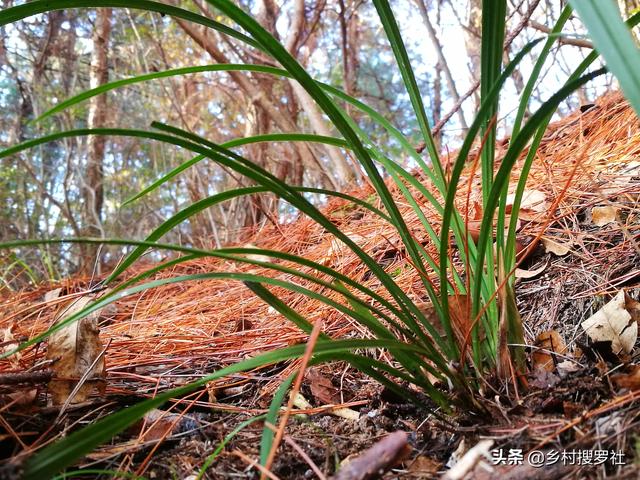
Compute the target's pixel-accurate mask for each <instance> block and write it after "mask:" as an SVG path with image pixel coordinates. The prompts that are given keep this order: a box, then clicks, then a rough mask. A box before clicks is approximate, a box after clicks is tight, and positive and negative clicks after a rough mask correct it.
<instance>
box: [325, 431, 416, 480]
mask: <svg viewBox="0 0 640 480" xmlns="http://www.w3.org/2000/svg"><path fill="white" fill-rule="evenodd" d="M409 453H411V447H410V446H409V443H408V435H407V434H406V433H405V432H401V431H398V432H393V433H391V434H389V435H387V436H386V437H384V438H383V439H382V440H380V441H378V442H377V443H375V444H374V445H373V446H372V447H371V448H369V449H368V450H365V451H364V452H363V453H361V454H360V455H359V456H358V457H356V458H354V459H353V460H351V461H350V462H349V463H347V464H346V465H344V466H343V467H342V468H341V469H340V470H339V471H338V473H337V474H336V475H335V476H334V477H332V480H373V479H376V478H380V476H381V475H382V474H383V473H384V472H386V471H387V470H389V469H390V468H392V467H394V466H395V465H397V464H398V463H400V462H401V461H402V460H403V459H405V458H407V456H408V455H409Z"/></svg>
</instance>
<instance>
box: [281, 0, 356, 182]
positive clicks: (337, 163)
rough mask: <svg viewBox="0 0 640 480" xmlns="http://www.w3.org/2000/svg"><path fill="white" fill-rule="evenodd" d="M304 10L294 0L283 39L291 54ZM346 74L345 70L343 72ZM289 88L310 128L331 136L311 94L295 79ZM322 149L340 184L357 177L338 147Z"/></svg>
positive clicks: (301, 4) (302, 2) (293, 53)
mask: <svg viewBox="0 0 640 480" xmlns="http://www.w3.org/2000/svg"><path fill="white" fill-rule="evenodd" d="M305 21H306V18H305V12H304V0H296V1H295V3H294V6H293V18H292V20H291V25H292V28H291V29H290V30H289V35H288V37H287V39H286V40H285V46H286V47H287V49H288V50H289V53H291V54H292V55H293V56H296V47H297V39H298V37H299V36H300V31H301V30H302V28H303V26H304V24H305ZM345 74H346V72H345ZM289 83H290V84H291V89H292V90H293V92H294V93H295V95H296V98H297V99H298V102H299V103H300V106H301V107H302V109H303V110H304V112H305V113H306V114H307V117H308V119H309V123H310V124H311V128H312V129H313V130H314V132H315V133H316V134H318V135H323V136H333V134H332V132H331V130H330V129H329V127H328V126H327V123H326V122H325V120H324V118H322V112H321V111H320V109H319V108H318V106H317V105H316V103H315V102H314V101H313V98H311V95H309V94H308V93H307V91H306V90H305V89H304V88H302V86H301V85H300V84H299V83H298V82H297V81H295V80H289ZM324 149H325V151H326V152H327V155H328V156H329V159H330V160H331V164H332V167H333V169H334V171H335V172H336V175H335V176H336V179H337V181H338V183H339V184H340V185H347V184H349V183H350V182H353V181H354V180H355V179H356V178H357V177H358V175H357V174H358V169H357V167H356V168H354V167H353V166H351V165H350V164H349V162H348V160H347V158H346V157H345V155H343V154H342V152H341V151H340V149H339V148H337V147H332V146H329V145H324Z"/></svg>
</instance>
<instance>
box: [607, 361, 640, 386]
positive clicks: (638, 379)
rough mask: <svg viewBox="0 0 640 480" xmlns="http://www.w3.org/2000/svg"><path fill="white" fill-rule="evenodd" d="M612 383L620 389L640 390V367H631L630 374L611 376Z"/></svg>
mask: <svg viewBox="0 0 640 480" xmlns="http://www.w3.org/2000/svg"><path fill="white" fill-rule="evenodd" d="M611 381H612V382H613V384H614V385H615V386H616V387H618V388H619V389H622V388H626V389H627V390H640V365H631V366H630V368H629V373H616V374H615V375H611Z"/></svg>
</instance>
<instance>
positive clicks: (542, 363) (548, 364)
mask: <svg viewBox="0 0 640 480" xmlns="http://www.w3.org/2000/svg"><path fill="white" fill-rule="evenodd" d="M534 345H535V346H536V347H538V348H539V350H538V349H535V351H534V352H533V366H534V370H545V371H547V372H552V371H554V370H555V368H556V363H557V362H558V359H559V357H557V356H556V355H554V353H559V354H561V355H562V354H564V353H565V352H566V350H567V345H566V344H565V343H564V340H563V339H562V337H561V336H560V334H559V333H558V332H556V331H555V330H548V331H546V332H542V333H541V334H540V335H538V338H536V342H535V344H534Z"/></svg>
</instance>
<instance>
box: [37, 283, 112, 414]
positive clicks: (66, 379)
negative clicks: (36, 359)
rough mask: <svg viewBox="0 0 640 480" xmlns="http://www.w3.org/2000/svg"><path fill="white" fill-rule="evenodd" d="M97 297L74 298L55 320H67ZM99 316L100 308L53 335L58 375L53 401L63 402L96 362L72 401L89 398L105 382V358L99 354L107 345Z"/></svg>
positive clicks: (51, 352) (52, 389) (51, 347)
mask: <svg viewBox="0 0 640 480" xmlns="http://www.w3.org/2000/svg"><path fill="white" fill-rule="evenodd" d="M93 300H95V298H94V297H93V296H90V295H87V296H84V297H80V298H78V299H76V300H74V301H72V302H71V303H70V304H68V305H67V306H66V307H65V308H64V309H63V310H62V311H61V312H60V313H59V314H58V315H57V317H56V321H55V323H56V324H58V323H61V322H63V321H64V320H65V319H66V318H69V316H71V315H73V314H74V313H77V312H79V311H80V310H82V309H83V308H85V307H86V306H87V305H88V304H89V303H90V302H91V301H93ZM99 317H100V312H99V311H96V312H93V313H91V314H90V315H88V316H86V317H85V318H83V319H81V320H79V321H77V322H72V323H71V324H69V325H67V326H65V327H63V328H62V329H60V330H58V331H57V332H54V333H53V334H51V336H50V337H49V346H48V348H47V359H48V360H52V361H53V365H52V370H53V372H54V375H53V378H52V380H51V381H50V382H49V392H50V393H51V401H52V403H53V405H62V404H64V403H65V402H66V401H67V399H68V398H69V395H70V394H71V392H72V391H73V389H74V388H75V387H76V385H77V383H78V381H79V380H80V379H81V378H82V377H83V376H84V375H86V374H87V371H88V370H89V368H91V367H92V365H94V363H95V365H94V366H93V368H92V372H91V373H90V374H89V377H88V380H87V381H86V382H85V383H84V385H82V386H81V387H80V389H79V390H78V392H77V393H76V394H75V395H74V397H73V398H72V399H71V400H70V401H69V403H71V404H74V403H82V402H84V401H86V400H87V398H88V397H89V395H90V394H91V393H92V392H93V390H94V389H95V388H96V387H100V386H101V385H104V377H105V365H104V358H98V357H99V356H100V353H101V352H102V349H103V345H102V342H101V341H100V337H99V328H98V318H99Z"/></svg>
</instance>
